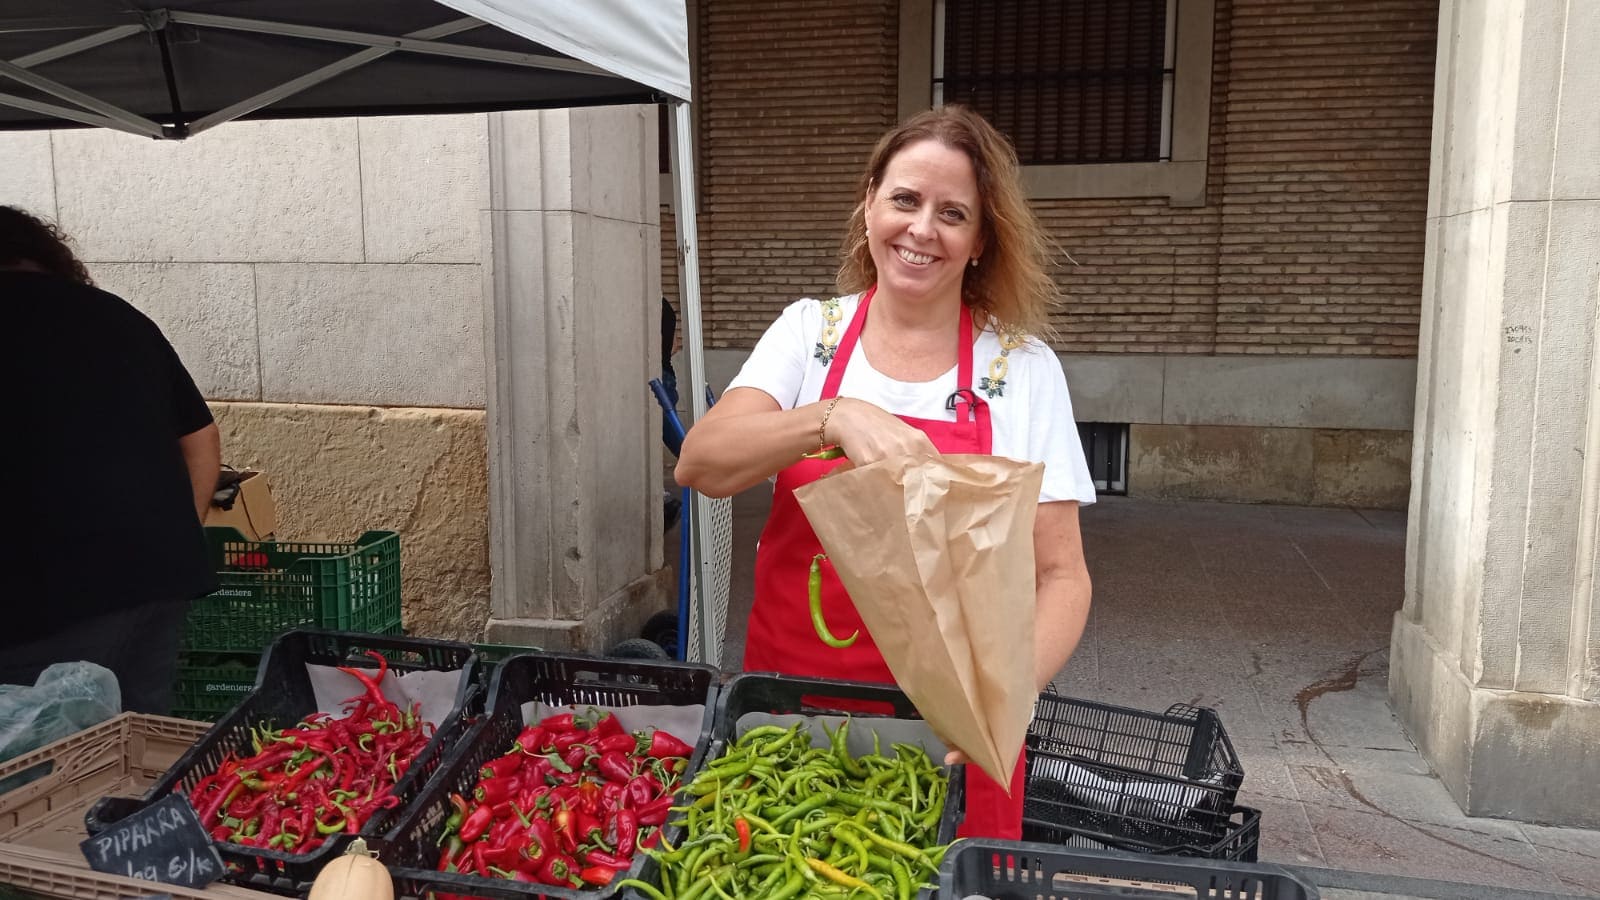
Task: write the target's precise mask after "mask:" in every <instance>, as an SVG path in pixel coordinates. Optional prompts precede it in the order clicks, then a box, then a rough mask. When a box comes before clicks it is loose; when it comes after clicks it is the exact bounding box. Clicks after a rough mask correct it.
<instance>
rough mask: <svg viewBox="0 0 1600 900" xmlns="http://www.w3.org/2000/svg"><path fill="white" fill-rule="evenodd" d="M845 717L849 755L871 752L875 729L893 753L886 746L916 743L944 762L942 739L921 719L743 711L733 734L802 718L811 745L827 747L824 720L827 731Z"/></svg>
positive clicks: (938, 763) (936, 761)
mask: <svg viewBox="0 0 1600 900" xmlns="http://www.w3.org/2000/svg"><path fill="white" fill-rule="evenodd" d="M846 719H849V721H850V732H849V734H847V735H846V736H845V742H846V745H847V746H849V748H850V755H851V756H866V755H867V754H869V753H871V752H872V737H873V734H874V733H876V734H877V736H878V745H879V747H880V748H881V749H882V750H883V751H885V752H886V753H888V754H889V755H891V756H892V755H893V754H894V751H893V750H891V749H889V748H890V747H891V746H892V745H894V744H897V743H899V744H915V745H916V746H919V747H921V748H922V749H923V750H924V751H926V752H927V754H928V758H929V759H931V760H933V764H934V765H936V766H942V765H943V764H944V755H945V753H947V752H948V750H947V749H946V748H945V744H944V741H941V740H939V737H938V736H937V735H935V734H934V733H933V729H931V728H929V727H928V723H927V722H925V721H923V720H922V719H890V718H879V717H876V716H869V717H865V718H863V717H861V716H842V715H840V716H833V715H817V716H802V715H797V714H795V713H785V714H783V715H773V714H771V713H757V712H753V713H745V714H744V715H742V716H740V717H739V721H737V722H735V723H734V738H735V740H737V739H738V737H739V736H740V735H743V734H744V733H745V732H747V731H749V730H750V729H752V728H756V727H759V726H762V725H776V726H778V727H779V728H788V727H790V726H792V725H793V724H794V723H796V722H799V721H802V720H803V721H805V722H806V723H807V724H808V725H809V727H810V729H811V746H813V747H821V748H824V749H826V748H827V747H829V746H830V744H829V742H828V734H827V732H825V731H823V730H822V726H823V725H824V724H826V725H827V726H828V730H829V731H837V730H838V729H839V726H840V725H841V724H843V723H844V721H845V720H846Z"/></svg>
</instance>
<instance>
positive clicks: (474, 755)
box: [383, 653, 718, 900]
mask: <svg viewBox="0 0 1600 900" xmlns="http://www.w3.org/2000/svg"><path fill="white" fill-rule="evenodd" d="M717 679H718V673H717V670H716V669H714V668H712V667H711V666H703V665H695V664H692V663H675V662H654V661H643V660H626V659H601V658H597V657H588V656H573V655H562V654H553V653H552V654H544V653H540V654H529V655H525V656H514V657H512V658H510V659H508V660H506V661H505V662H504V663H502V664H501V665H500V667H499V668H498V669H497V670H496V671H495V674H494V677H493V680H492V682H491V688H490V692H489V700H488V707H487V711H486V712H487V714H486V716H485V718H484V720H483V721H482V722H479V723H478V724H477V725H475V726H474V727H473V728H471V729H470V730H469V731H468V732H467V733H466V734H465V735H464V736H463V737H462V739H461V741H460V745H459V746H458V747H457V748H456V749H455V750H454V751H453V752H452V753H451V755H450V757H449V758H448V759H446V760H445V763H444V766H443V767H442V768H441V770H440V772H439V775H438V777H436V778H435V779H434V780H433V781H432V782H430V783H429V785H428V789H427V795H426V796H425V797H423V798H421V799H420V800H419V801H418V802H417V803H415V804H413V805H412V807H411V809H410V811H409V812H408V813H407V815H406V816H405V818H404V820H403V821H402V822H401V823H400V825H399V826H398V827H397V828H396V829H395V830H394V832H392V833H391V834H390V836H389V837H390V843H389V848H388V851H387V852H386V853H385V854H384V857H383V859H384V862H385V863H386V864H387V865H388V866H389V867H390V874H391V875H393V876H394V880H395V885H396V892H397V894H400V895H403V896H406V897H424V896H427V894H428V892H430V891H431V892H435V893H442V894H455V895H458V896H461V897H494V898H528V897H539V896H544V897H563V898H580V897H581V898H585V900H593V898H596V897H607V896H610V895H611V894H613V893H615V890H614V889H613V888H587V889H574V888H561V887H551V886H549V885H541V884H527V883H520V882H514V881H510V880H503V879H488V878H479V877H477V876H475V875H462V874H457V873H446V872H439V871H437V870H436V869H437V864H438V861H439V854H440V853H441V850H440V844H441V837H442V836H443V834H444V829H445V821H446V820H447V819H448V818H449V817H450V814H451V813H452V812H453V811H454V808H453V807H452V806H451V804H450V795H451V794H453V793H457V794H462V795H464V796H470V795H471V794H472V789H473V788H474V787H475V786H476V785H477V783H478V770H479V769H481V768H482V767H483V764H484V763H486V762H488V761H489V760H491V759H494V758H495V757H498V756H502V755H504V754H505V753H506V752H507V751H508V750H510V749H511V746H512V743H513V742H514V741H515V740H516V738H517V734H518V733H519V732H520V731H521V730H522V728H523V725H524V724H525V723H524V722H523V715H522V705H523V704H524V703H528V702H530V701H534V700H538V701H541V702H543V703H545V704H547V705H550V706H568V705H574V706H579V707H583V706H600V707H612V708H617V707H628V706H696V705H704V706H705V712H704V714H703V715H702V716H700V718H699V730H698V731H697V732H695V733H692V734H678V735H676V737H679V738H682V739H683V740H684V741H685V742H686V743H689V744H692V745H693V746H694V748H695V751H694V756H693V757H692V758H691V759H690V760H689V768H688V771H687V773H686V774H685V775H684V783H685V784H687V783H688V781H689V779H691V778H692V777H693V774H694V773H695V772H696V771H698V770H699V768H700V766H701V764H702V762H703V761H704V760H705V757H706V754H707V751H709V750H710V747H711V721H712V716H713V715H714V714H715V712H716V701H717V688H718V681H717ZM666 837H667V839H668V840H676V838H677V829H674V828H672V827H670V826H669V827H668V828H667V831H666ZM647 859H648V858H647V857H646V856H645V855H644V854H643V853H639V854H636V855H635V857H634V862H633V868H632V869H630V870H629V872H627V873H623V874H619V876H618V878H617V880H618V881H620V880H622V878H625V877H637V874H638V872H639V871H640V869H641V867H642V866H643V865H644V864H645V861H646V860H647ZM651 864H652V865H653V864H654V863H653V862H652V863H651Z"/></svg>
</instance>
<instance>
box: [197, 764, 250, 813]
mask: <svg viewBox="0 0 1600 900" xmlns="http://www.w3.org/2000/svg"><path fill="white" fill-rule="evenodd" d="M242 781H243V780H242V779H241V778H240V777H239V774H238V773H237V772H235V773H234V774H232V775H229V776H228V777H227V779H226V780H225V781H223V782H222V784H221V786H220V787H218V788H217V791H216V794H215V796H214V797H213V798H212V800H211V802H210V803H208V804H206V808H205V809H203V810H201V811H200V822H201V823H202V824H207V823H210V822H212V821H214V820H215V819H216V818H217V814H218V813H220V812H222V808H223V807H224V806H226V805H227V804H229V803H231V802H232V801H233V797H234V794H235V792H237V791H238V790H240V789H241V788H242V787H243V783H242Z"/></svg>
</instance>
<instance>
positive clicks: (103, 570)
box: [0, 206, 221, 713]
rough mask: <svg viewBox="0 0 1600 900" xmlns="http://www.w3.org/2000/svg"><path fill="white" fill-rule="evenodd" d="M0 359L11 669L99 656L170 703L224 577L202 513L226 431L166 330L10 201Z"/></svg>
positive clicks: (7, 671) (146, 700)
mask: <svg viewBox="0 0 1600 900" xmlns="http://www.w3.org/2000/svg"><path fill="white" fill-rule="evenodd" d="M0 310H3V311H4V315H5V317H6V322H7V325H6V327H5V328H4V329H3V330H0V359H3V360H4V361H5V362H4V363H3V365H4V367H5V369H4V371H5V376H6V377H5V383H6V384H7V385H8V386H9V387H10V390H9V391H8V393H9V394H10V396H9V397H8V398H7V405H8V407H9V408H10V410H11V412H12V415H13V417H14V418H13V422H12V424H13V425H14V426H15V428H14V430H11V431H10V434H9V435H8V436H7V438H6V439H5V440H4V441H0V444H3V445H4V446H5V448H6V449H5V451H4V454H5V455H4V465H3V466H0V472H3V474H0V496H3V497H4V498H5V503H4V511H5V515H4V519H5V520H6V524H5V525H4V526H3V529H4V530H3V532H0V534H3V540H0V578H3V579H4V580H5V587H4V589H0V596H4V597H5V598H6V599H5V601H4V604H3V605H4V608H5V613H6V615H5V621H4V625H3V626H0V684H32V683H33V682H34V680H35V679H36V678H37V677H38V674H39V672H41V671H42V670H43V669H44V668H45V667H46V666H48V665H50V664H51V663H56V662H66V661H72V660H88V661H91V662H96V663H99V664H101V665H103V666H105V667H107V668H109V669H110V670H111V671H112V672H114V673H116V676H117V681H118V683H119V685H120V687H121V690H122V708H123V709H124V710H130V711H134V712H150V713H165V712H167V711H168V709H169V708H170V706H171V700H172V686H173V680H174V675H175V673H176V666H177V652H178V641H179V638H180V632H181V630H182V627H183V617H184V614H185V611H186V610H187V607H188V603H189V601H190V600H193V599H194V598H196V597H199V596H202V595H204V594H207V593H209V592H211V591H213V590H215V589H216V574H215V571H214V570H213V568H212V566H211V565H210V562H209V559H208V555H207V552H206V546H205V536H204V532H203V531H202V528H201V524H200V523H201V521H202V520H203V518H204V516H205V511H206V508H207V506H208V505H209V504H210V499H211V494H212V492H213V491H214V490H215V487H216V482H217V472H218V469H219V463H220V460H221V440H220V437H219V435H218V431H217V426H216V424H215V423H214V422H213V421H212V418H211V411H210V409H208V408H207V407H206V403H205V399H204V398H203V397H202V396H201V395H200V391H199V390H198V389H197V388H196V387H195V384H194V380H193V379H192V378H190V377H189V373H188V372H187V371H186V370H185V369H184V367H183V363H182V362H181V361H179V359H178V354H177V353H176V352H175V351H174V350H173V349H172V346H171V345H170V344H169V343H167V340H166V338H165V337H164V336H163V335H162V333H161V330H160V329H159V328H157V327H156V325H155V323H154V322H152V321H150V319H149V318H147V317H146V316H145V315H144V314H143V313H141V312H139V311H138V310H136V309H134V308H133V307H132V306H130V305H129V304H128V303H127V302H125V301H124V300H122V299H121V298H119V297H116V296H114V295H112V294H109V293H106V292H105V291H102V290H98V289H96V288H95V287H94V286H93V282H92V281H91V280H90V278H89V274H88V272H87V271H86V270H85V268H84V266H83V264H82V263H81V262H79V261H78V260H77V258H76V257H75V256H74V255H73V253H72V250H71V248H70V247H69V246H68V244H67V242H66V240H65V239H64V238H63V236H62V235H61V233H60V231H58V230H57V229H56V228H55V227H53V226H51V225H48V224H46V223H45V222H42V221H40V220H39V219H37V218H34V217H33V216H31V215H29V214H27V213H25V212H23V211H21V210H18V209H15V208H12V207H8V206H0Z"/></svg>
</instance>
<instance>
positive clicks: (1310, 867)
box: [723, 488, 1600, 900]
mask: <svg viewBox="0 0 1600 900" xmlns="http://www.w3.org/2000/svg"><path fill="white" fill-rule="evenodd" d="M762 493H763V491H762V489H759V488H758V489H756V490H753V491H751V492H748V493H746V494H744V495H742V496H740V497H739V498H738V500H737V502H736V503H735V533H734V542H735V551H734V558H735V561H736V564H735V570H734V579H733V592H732V594H733V598H734V599H733V602H732V603H731V604H730V610H729V634H728V642H727V645H726V649H725V652H724V659H723V666H724V668H727V669H730V670H737V668H738V667H739V662H740V660H741V659H742V657H743V649H744V646H743V645H744V635H743V627H744V618H745V615H746V614H747V612H748V609H749V597H750V585H751V565H752V559H753V557H754V546H755V540H756V537H757V536H758V535H759V533H760V528H761V523H762V521H763V520H764V518H765V515H766V504H767V500H766V498H765V497H763V496H762ZM1083 529H1084V541H1085V546H1086V549H1087V553H1088V558H1089V567H1090V572H1091V574H1092V575H1093V577H1094V580H1095V602H1094V611H1093V613H1092V615H1091V616H1090V622H1089V629H1088V632H1087V634H1086V635H1085V637H1084V641H1083V643H1082V645H1081V646H1080V647H1079V649H1078V652H1077V654H1076V655H1075V656H1074V657H1073V660H1072V662H1071V663H1070V664H1069V665H1068V666H1067V668H1066V669H1065V670H1064V671H1063V672H1062V673H1061V674H1060V676H1058V677H1057V679H1056V684H1057V686H1058V688H1059V689H1060V690H1061V691H1062V692H1063V693H1066V694H1070V695H1073V696H1079V697H1085V698H1089V699H1095V700H1101V701H1103V702H1109V703H1117V704H1123V705H1127V706H1132V707H1137V708H1141V709H1150V710H1164V709H1166V708H1167V707H1168V706H1169V705H1171V704H1173V703H1189V704H1194V705H1198V706H1209V707H1212V708H1215V709H1216V710H1217V711H1218V712H1219V713H1220V714H1221V716H1222V720H1223V724H1224V725H1225V727H1226V728H1227V730H1228V733H1229V735H1230V736H1231V738H1232V739H1233V742H1234V745H1235V747H1236V748H1237V749H1238V751H1239V753H1240V755H1241V757H1242V759H1243V763H1244V770H1245V784H1244V788H1243V790H1242V791H1241V793H1240V802H1241V803H1243V804H1246V805H1249V806H1253V807H1257V808H1259V809H1260V810H1261V811H1262V813H1263V819H1262V822H1263V824H1262V837H1263V839H1262V848H1261V858H1262V860H1263V861H1270V862H1277V863H1282V864H1286V865H1291V866H1296V867H1306V868H1305V871H1307V872H1308V873H1310V874H1312V875H1314V876H1316V877H1317V879H1318V880H1319V881H1320V882H1321V883H1322V884H1324V885H1326V888H1325V889H1324V891H1323V896H1324V897H1326V898H1329V900H1358V898H1370V897H1391V898H1393V897H1440V898H1467V897H1480V896H1481V897H1501V898H1503V897H1518V896H1537V895H1549V894H1562V895H1578V896H1600V832H1595V831H1583V830H1578V829H1569V828H1545V827H1540V826H1534V825H1523V824H1519V823H1515V822H1508V821H1502V820H1497V819H1479V818H1469V817H1467V816H1464V815H1462V814H1461V811H1460V809H1459V807H1457V806H1456V804H1455V802H1454V801H1453V800H1451V799H1450V796H1449V794H1448V793H1447V792H1446V791H1445V789H1444V786H1443V785H1442V784H1441V783H1440V782H1439V780H1438V779H1437V778H1435V777H1434V776H1433V774H1432V773H1431V772H1430V770H1429V768H1428V765H1427V763H1426V762H1425V761H1424V760H1423V759H1422V758H1421V756H1420V755H1419V754H1418V753H1417V751H1416V748H1415V747H1414V746H1412V744H1411V742H1410V741H1409V740H1408V739H1407V738H1406V736H1405V733H1404V732H1403V730H1402V729H1401V728H1400V725H1399V723H1398V721H1397V720H1396V719H1395V717H1394V715H1393V713H1392V712H1391V710H1390V706H1389V702H1388V697H1387V695H1386V685H1387V679H1388V671H1389V649H1388V648H1389V630H1390V623H1391V620H1392V618H1393V616H1394V614H1395V612H1396V611H1398V610H1399V608H1400V605H1401V600H1402V596H1403V590H1404V577H1405V516H1404V514H1402V513H1394V512H1373V511H1362V510H1349V509H1308V508H1302V507H1282V506H1246V505H1237V504H1222V503H1161V502H1153V501H1143V500H1129V499H1126V498H1116V497H1108V498H1104V499H1103V500H1102V501H1101V502H1100V503H1098V504H1096V505H1095V506H1093V507H1091V508H1089V509H1087V510H1085V511H1084V514H1083ZM1480 886H1481V887H1480ZM1341 888H1342V889H1341ZM1522 892H1529V893H1528V894H1523V893H1522Z"/></svg>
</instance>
